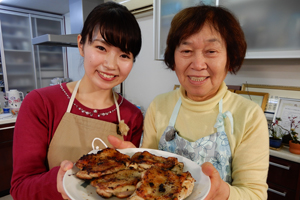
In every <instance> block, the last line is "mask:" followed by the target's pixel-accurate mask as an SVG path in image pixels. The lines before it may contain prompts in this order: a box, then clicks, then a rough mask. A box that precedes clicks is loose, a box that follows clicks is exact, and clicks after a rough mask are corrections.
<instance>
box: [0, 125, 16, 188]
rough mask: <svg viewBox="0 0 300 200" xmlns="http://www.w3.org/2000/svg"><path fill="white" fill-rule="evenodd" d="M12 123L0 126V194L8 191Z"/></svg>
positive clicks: (10, 169) (10, 167)
mask: <svg viewBox="0 0 300 200" xmlns="http://www.w3.org/2000/svg"><path fill="white" fill-rule="evenodd" d="M13 133H14V123H12V124H5V125H0V158H1V162H0V177H1V181H0V193H1V192H3V191H8V190H9V189H10V180H11V175H12V169H13V166H12V145H13Z"/></svg>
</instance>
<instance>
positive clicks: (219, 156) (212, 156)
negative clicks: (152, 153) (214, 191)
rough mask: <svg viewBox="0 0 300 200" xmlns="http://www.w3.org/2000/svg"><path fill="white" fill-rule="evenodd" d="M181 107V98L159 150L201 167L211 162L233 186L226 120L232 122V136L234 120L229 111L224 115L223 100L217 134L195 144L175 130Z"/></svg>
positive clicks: (216, 125) (218, 118) (220, 103)
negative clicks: (176, 155)
mask: <svg viewBox="0 0 300 200" xmlns="http://www.w3.org/2000/svg"><path fill="white" fill-rule="evenodd" d="M180 106H181V98H179V100H178V101H177V104H176V105H175V108H174V110H173V113H172V116H171V118H170V121H169V126H168V127H167V128H166V130H165V131H164V133H163V135H162V137H161V138H160V141H159V145H158V149H160V150H163V151H168V152H171V153H175V154H178V155H181V156H183V157H186V158H188V159H190V160H192V161H194V162H196V163H197V164H199V165H202V164H203V163H204V162H210V163H212V164H213V165H214V167H215V168H216V169H217V170H218V172H219V174H220V176H221V178H222V180H224V181H226V182H227V183H229V184H231V182H232V178H231V161H232V155H231V150H230V146H229V141H228V138H227V135H226V133H225V126H224V120H225V118H226V117H228V118H229V120H230V122H231V134H233V118H232V115H231V113H230V112H229V111H226V112H225V113H222V99H221V100H220V102H219V114H218V117H217V120H216V123H215V125H214V127H215V128H216V129H217V132H216V133H213V134H211V135H208V136H206V137H203V138H200V139H198V140H197V141H195V142H189V141H187V140H186V139H184V138H182V137H180V136H179V133H178V132H177V130H176V129H175V122H176V119H177V116H178V113H179V110H180ZM199 120H201V119H199ZM199 128H201V127H199Z"/></svg>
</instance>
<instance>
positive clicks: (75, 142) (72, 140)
mask: <svg viewBox="0 0 300 200" xmlns="http://www.w3.org/2000/svg"><path fill="white" fill-rule="evenodd" d="M79 83H80V81H78V82H77V84H76V86H75V88H74V91H73V93H72V96H71V99H70V101H69V105H68V109H67V112H66V113H65V114H64V116H63V117H62V119H61V121H60V123H59V125H58V127H57V129H56V131H55V133H54V136H53V138H52V140H51V142H50V145H49V149H48V156H47V157H48V164H49V169H52V168H53V167H55V166H59V165H60V163H61V162H62V161H63V160H70V161H72V162H76V161H77V160H78V159H79V158H80V157H81V156H83V155H84V154H87V153H89V152H90V151H91V150H93V148H92V142H93V140H94V138H101V139H102V140H103V142H105V144H106V145H107V146H109V147H112V146H111V144H110V143H109V142H108V140H107V136H108V135H114V136H116V137H118V138H120V139H122V140H123V136H121V135H118V134H117V124H114V123H111V122H106V121H102V120H98V119H92V118H88V117H83V116H79V115H75V114H72V113H70V111H71V108H72V105H73V102H74V99H75V96H76V94H77V90H78V87H79ZM115 102H116V101H115ZM116 106H117V112H118V113H119V106H118V104H117V102H116ZM94 145H95V146H98V147H99V148H100V149H103V148H105V146H104V145H103V144H102V143H101V142H100V141H99V140H95V141H94Z"/></svg>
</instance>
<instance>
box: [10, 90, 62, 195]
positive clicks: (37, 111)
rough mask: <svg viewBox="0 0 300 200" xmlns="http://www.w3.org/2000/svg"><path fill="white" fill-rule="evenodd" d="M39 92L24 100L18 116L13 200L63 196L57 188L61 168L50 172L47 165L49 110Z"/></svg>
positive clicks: (15, 132) (12, 189) (14, 148)
mask: <svg viewBox="0 0 300 200" xmlns="http://www.w3.org/2000/svg"><path fill="white" fill-rule="evenodd" d="M45 104H46V103H45V100H44V99H42V97H41V96H40V95H39V93H37V92H36V91H31V92H30V93H29V94H28V95H27V96H26V97H25V99H24V101H23V102H22V106H21V108H20V112H19V114H18V117H17V121H16V125H15V130H14V140H13V174H12V181H11V191H10V193H11V195H12V197H13V199H15V200H18V199H31V200H34V199H62V197H61V194H60V193H58V191H57V186H56V178H57V172H58V169H59V167H54V168H52V169H51V170H50V171H49V169H48V164H47V150H48V144H49V142H50V138H51V137H50V136H49V134H50V133H49V117H48V116H49V115H48V114H49V113H48V112H49V109H47V106H46V105H45Z"/></svg>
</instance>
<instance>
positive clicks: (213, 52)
mask: <svg viewBox="0 0 300 200" xmlns="http://www.w3.org/2000/svg"><path fill="white" fill-rule="evenodd" d="M206 53H207V54H209V55H212V54H216V53H217V51H216V50H207V51H206Z"/></svg>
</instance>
